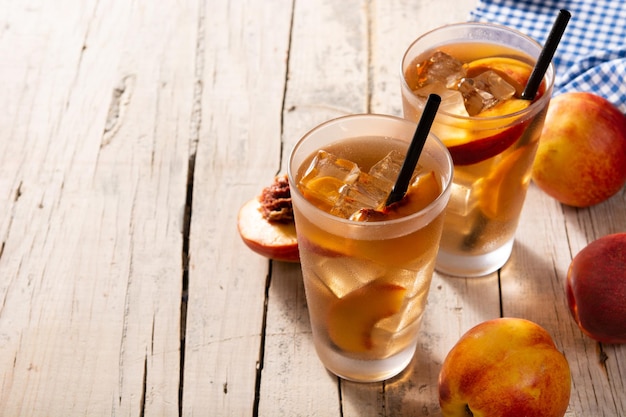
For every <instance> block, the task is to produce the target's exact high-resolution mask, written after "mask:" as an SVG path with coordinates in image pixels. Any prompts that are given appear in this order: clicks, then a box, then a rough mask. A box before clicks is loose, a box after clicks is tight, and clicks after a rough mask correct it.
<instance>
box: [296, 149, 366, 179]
mask: <svg viewBox="0 0 626 417" xmlns="http://www.w3.org/2000/svg"><path fill="white" fill-rule="evenodd" d="M360 172H361V170H360V169H359V166H358V165H357V164H355V163H354V162H352V161H348V160H347V159H343V158H338V157H337V156H335V155H333V154H331V153H329V152H326V151H325V150H319V151H317V154H316V155H315V157H314V158H313V160H312V161H311V164H310V165H309V168H308V169H307V171H306V173H305V174H304V175H303V176H302V179H301V180H300V184H301V185H304V186H306V184H307V183H308V182H310V181H311V180H312V179H314V178H319V177H333V178H336V179H338V180H339V181H341V182H343V183H346V184H352V183H353V182H354V181H356V179H357V178H358V176H359V173H360Z"/></svg>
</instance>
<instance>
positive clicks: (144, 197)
mask: <svg viewBox="0 0 626 417" xmlns="http://www.w3.org/2000/svg"><path fill="white" fill-rule="evenodd" d="M145 6H146V7H142V5H141V4H137V3H135V4H133V3H127V2H117V3H115V4H107V5H105V4H102V3H100V4H98V3H85V2H75V1H65V2H62V3H61V2H54V3H51V2H29V3H28V4H17V3H15V4H13V5H11V8H10V13H9V16H11V21H10V25H8V26H7V25H5V26H4V27H3V36H2V37H0V45H2V46H1V50H2V51H3V53H2V55H3V56H4V57H5V59H7V60H8V61H4V62H3V66H2V71H3V79H5V80H6V79H9V80H12V81H13V82H12V83H8V85H10V93H11V94H10V95H5V94H3V95H2V98H0V100H2V105H1V107H2V108H3V109H6V111H5V112H3V115H2V116H1V117H2V120H1V121H2V123H1V124H2V126H7V127H9V128H8V129H4V128H3V129H2V132H1V133H0V135H2V139H1V140H0V143H2V145H0V146H2V148H3V149H2V152H1V155H2V156H1V157H2V162H3V163H2V164H0V169H1V170H2V175H0V177H1V178H3V179H6V178H8V180H5V181H6V182H3V188H2V192H3V197H2V210H0V216H2V218H1V219H2V220H1V222H0V224H2V228H1V229H0V233H1V239H2V242H3V250H2V256H1V257H0V277H2V280H1V284H0V299H1V300H2V303H0V350H1V352H0V367H1V369H2V376H1V381H2V382H1V390H0V410H1V411H0V414H2V415H11V416H17V415H25V416H38V415H45V416H49V415H65V416H71V415H119V414H124V415H174V414H176V413H177V408H178V404H177V403H178V401H177V398H178V375H179V362H180V361H179V354H178V348H179V337H178V335H179V323H180V319H179V313H180V294H181V282H182V280H181V277H182V267H181V266H182V263H181V252H182V234H181V229H182V212H183V209H184V204H185V191H186V177H187V175H186V161H187V158H188V148H187V147H188V139H187V134H188V126H189V115H190V106H189V105H186V104H185V103H187V102H188V98H189V96H190V95H191V87H192V83H191V81H192V78H191V77H190V76H189V75H190V74H188V71H187V68H189V67H191V65H188V62H189V61H190V60H191V59H193V48H191V50H190V49H189V48H188V47H187V45H191V46H192V47H193V42H192V41H193V36H190V35H193V34H192V33H190V32H189V31H188V30H186V25H187V19H188V17H189V16H190V13H192V12H193V11H191V10H189V9H188V8H186V7H184V5H183V4H180V3H176V4H174V2H163V3H161V4H160V6H159V8H152V7H148V5H147V4H146V5H145ZM157 35H158V36H157ZM5 51H11V53H4V52H5ZM189 52H191V53H189ZM191 75H192V74H191ZM5 76H6V77H5ZM4 103H7V105H4ZM111 109H115V110H116V112H111V113H109V111H110V110H111ZM5 161H6V162H7V163H4V162H5ZM6 184H8V186H6ZM5 187H6V188H5Z"/></svg>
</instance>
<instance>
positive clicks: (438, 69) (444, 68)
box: [417, 51, 467, 88]
mask: <svg viewBox="0 0 626 417" xmlns="http://www.w3.org/2000/svg"><path fill="white" fill-rule="evenodd" d="M466 73H467V72H466V70H465V68H464V66H463V62H461V61H459V60H458V59H456V58H454V57H452V56H450V55H448V54H446V53H445V52H442V51H436V52H435V53H434V54H433V55H432V56H431V57H430V58H428V59H426V60H425V61H423V62H421V63H419V64H417V76H418V78H417V85H418V86H425V85H427V84H431V83H434V82H439V83H442V84H443V85H444V86H446V87H447V88H453V87H454V86H455V85H456V84H457V82H458V80H459V79H461V78H463V77H465V75H466Z"/></svg>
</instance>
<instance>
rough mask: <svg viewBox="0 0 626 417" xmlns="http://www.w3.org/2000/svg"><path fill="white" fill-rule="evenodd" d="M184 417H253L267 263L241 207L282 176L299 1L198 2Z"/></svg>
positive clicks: (259, 359)
mask: <svg viewBox="0 0 626 417" xmlns="http://www.w3.org/2000/svg"><path fill="white" fill-rule="evenodd" d="M199 9H200V10H199V18H198V21H197V22H196V23H195V27H196V30H197V31H198V41H197V42H198V44H197V56H196V77H197V90H196V96H195V103H194V105H195V108H194V110H195V114H196V115H197V119H196V120H195V123H196V129H197V132H195V133H192V140H196V141H197V143H198V146H197V154H196V156H195V174H194V178H193V180H194V186H193V210H192V224H191V234H190V241H189V247H190V265H189V301H188V311H187V327H186V341H185V343H186V350H185V352H186V353H185V369H184V395H183V414H184V415H202V416H205V415H211V416H233V415H253V413H254V409H255V407H256V399H255V395H256V384H257V368H258V367H259V366H260V361H261V352H262V340H263V324H264V314H265V305H264V302H265V294H266V284H267V279H268V274H269V271H270V270H269V268H268V266H269V263H268V261H267V260H266V259H264V258H262V257H260V256H258V255H256V254H254V253H253V252H251V251H250V250H249V249H248V248H247V247H245V246H244V244H243V243H242V241H241V239H240V238H239V236H238V234H237V226H236V217H237V212H238V210H239V207H240V206H241V205H242V204H243V203H244V202H245V201H246V200H248V199H250V198H253V197H254V196H256V195H258V194H259V193H260V192H261V189H262V187H264V186H266V185H269V183H270V182H271V181H272V179H273V176H274V174H276V173H277V172H278V170H279V168H280V156H281V146H282V144H281V118H282V116H281V113H282V105H283V92H284V89H285V82H286V72H287V70H286V68H287V55H288V48H289V30H290V24H291V2H287V1H280V0H278V1H263V2H258V1H246V0H241V1H228V2H226V1H221V2H213V1H204V2H200V3H199Z"/></svg>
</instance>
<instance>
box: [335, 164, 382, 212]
mask: <svg viewBox="0 0 626 417" xmlns="http://www.w3.org/2000/svg"><path fill="white" fill-rule="evenodd" d="M391 187H393V182H391V181H388V180H387V179H385V178H379V177H376V176H373V175H370V174H368V173H366V172H361V174H360V175H359V177H358V179H357V180H356V181H355V182H354V183H353V184H349V185H346V186H345V187H343V188H342V189H341V195H340V196H339V199H338V200H337V203H336V204H335V206H334V207H333V209H332V211H331V214H333V215H335V216H339V217H343V218H346V219H348V218H350V217H352V215H353V214H355V213H357V212H358V211H359V210H361V209H379V208H382V207H383V205H384V204H385V202H386V201H387V197H388V196H389V193H390V192H391Z"/></svg>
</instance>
